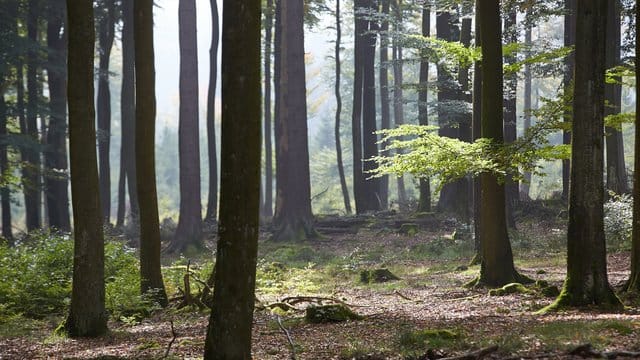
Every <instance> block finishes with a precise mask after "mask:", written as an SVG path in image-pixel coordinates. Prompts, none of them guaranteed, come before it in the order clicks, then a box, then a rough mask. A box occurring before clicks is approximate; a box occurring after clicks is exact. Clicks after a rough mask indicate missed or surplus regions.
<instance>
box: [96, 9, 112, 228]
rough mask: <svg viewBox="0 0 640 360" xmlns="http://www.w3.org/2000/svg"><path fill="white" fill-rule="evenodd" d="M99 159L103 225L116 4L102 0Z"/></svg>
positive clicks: (108, 204) (107, 200)
mask: <svg viewBox="0 0 640 360" xmlns="http://www.w3.org/2000/svg"><path fill="white" fill-rule="evenodd" d="M97 11H98V12H99V14H100V17H99V23H98V50H99V51H98V55H99V59H100V61H99V68H98V106H97V115H98V160H99V169H98V170H99V174H100V200H101V201H100V204H101V205H102V219H103V221H104V223H105V224H108V223H109V222H110V218H111V164H110V162H109V149H110V147H111V90H110V89H109V58H110V57H111V47H112V46H113V39H114V25H115V3H114V0H105V1H103V2H102V3H100V4H99V5H98V9H97Z"/></svg>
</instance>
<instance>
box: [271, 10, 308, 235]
mask: <svg viewBox="0 0 640 360" xmlns="http://www.w3.org/2000/svg"><path fill="white" fill-rule="evenodd" d="M279 5H280V6H281V9H280V11H281V12H280V17H281V26H282V28H281V37H280V39H279V42H278V43H277V44H276V46H277V47H278V48H279V51H280V56H281V57H280V61H279V64H278V65H279V67H280V68H279V71H278V74H279V76H280V79H279V84H278V85H279V87H280V89H279V91H278V99H277V101H278V103H279V105H278V106H279V114H278V115H279V116H278V118H276V159H277V161H276V166H277V168H276V184H277V188H276V191H277V196H276V211H275V215H274V219H273V227H274V233H273V239H274V240H284V241H288V240H304V239H306V238H313V237H316V232H315V230H314V228H313V214H312V213H311V185H310V174H309V145H308V138H307V133H308V132H307V101H306V81H305V66H304V32H303V25H304V24H303V4H302V1H299V0H281V2H280V4H279Z"/></svg>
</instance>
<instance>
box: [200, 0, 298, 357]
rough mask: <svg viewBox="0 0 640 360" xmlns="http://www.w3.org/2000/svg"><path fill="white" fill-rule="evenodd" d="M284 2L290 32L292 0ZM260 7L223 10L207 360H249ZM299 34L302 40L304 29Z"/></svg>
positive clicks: (250, 3) (233, 5)
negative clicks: (218, 160) (215, 238)
mask: <svg viewBox="0 0 640 360" xmlns="http://www.w3.org/2000/svg"><path fill="white" fill-rule="evenodd" d="M281 1H282V5H284V6H283V10H284V13H283V20H284V24H287V22H288V16H287V15H286V13H287V12H288V11H287V10H288V6H287V5H288V4H287V3H288V2H289V1H291V0H281ZM260 4H261V2H260V1H259V0H224V3H223V8H224V12H223V13H222V23H223V29H222V44H223V47H224V49H225V51H223V52H222V94H223V98H224V99H225V100H224V102H225V105H224V106H223V107H222V124H223V125H222V157H221V160H222V172H221V178H220V185H221V191H220V194H221V195H220V226H219V234H220V240H218V251H217V252H216V254H217V255H216V256H217V257H216V273H215V285H214V293H213V310H212V311H211V317H210V318H209V327H208V329H207V339H206V342H205V352H204V358H205V359H206V360H211V359H250V358H251V325H252V322H253V309H254V304H255V295H254V290H255V279H256V258H257V253H258V230H259V212H260V201H259V198H260ZM299 5H300V7H302V2H301V1H300V4H299ZM301 25H302V19H300V26H301ZM297 30H300V33H299V34H298V36H301V35H302V27H300V28H298V29H297ZM289 33H290V32H289ZM285 34H286V33H284V34H283V35H285ZM285 36H287V35H285ZM290 44H291V43H290ZM286 53H287V52H286V51H284V52H283V54H286ZM301 60H302V59H301ZM285 62H286V60H285ZM303 65H304V64H303ZM303 69H304V67H303ZM284 74H287V72H286V71H285V72H284ZM238 79H244V81H238ZM285 79H286V78H285ZM303 79H304V78H303ZM302 96H303V97H304V96H305V94H304V92H303V93H302ZM239 198H242V199H243V201H238V200H237V199H239ZM239 279H242V281H238V280H239Z"/></svg>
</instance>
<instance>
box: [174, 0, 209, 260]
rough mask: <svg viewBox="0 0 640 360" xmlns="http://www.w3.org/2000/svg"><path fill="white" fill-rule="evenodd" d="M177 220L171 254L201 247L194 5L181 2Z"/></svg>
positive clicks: (186, 1)
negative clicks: (178, 217)
mask: <svg viewBox="0 0 640 360" xmlns="http://www.w3.org/2000/svg"><path fill="white" fill-rule="evenodd" d="M178 20H179V23H180V120H179V129H178V134H179V140H180V141H179V148H180V151H179V152H180V219H179V220H178V227H177V228H176V234H175V237H174V239H173V242H172V243H171V246H170V247H169V251H170V252H180V251H184V250H186V249H187V247H189V246H194V247H196V248H201V247H202V209H201V204H200V146H199V144H200V139H199V136H198V133H199V125H198V46H197V37H196V2H195V0H180V3H179V10H178Z"/></svg>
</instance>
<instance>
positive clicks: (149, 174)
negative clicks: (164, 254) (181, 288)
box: [133, 0, 168, 306]
mask: <svg viewBox="0 0 640 360" xmlns="http://www.w3.org/2000/svg"><path fill="white" fill-rule="evenodd" d="M133 10H134V14H135V15H134V23H133V28H134V41H135V44H136V46H135V78H136V90H135V93H136V99H135V102H136V120H135V123H136V127H135V129H136V149H135V156H136V172H137V177H136V180H137V189H138V202H139V204H138V205H139V210H140V290H141V292H142V293H143V294H145V293H148V292H151V294H152V295H153V297H154V299H155V300H156V301H157V302H158V303H159V304H161V305H163V306H165V305H167V302H168V301H167V294H166V292H165V289H164V283H163V281H162V273H161V271H160V221H159V220H158V196H157V193H156V167H155V132H156V128H155V121H156V96H155V65H154V50H153V0H136V1H135V2H134V8H133Z"/></svg>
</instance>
